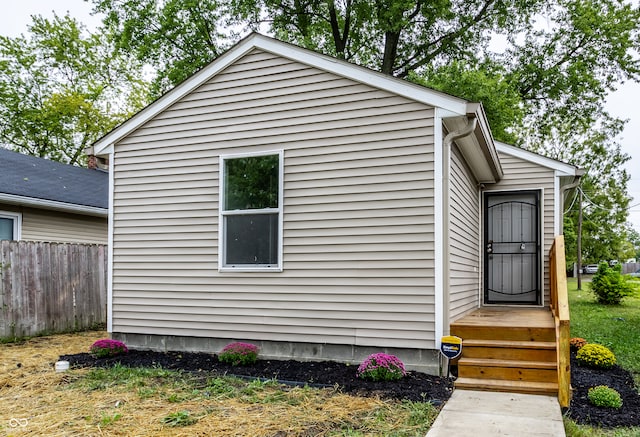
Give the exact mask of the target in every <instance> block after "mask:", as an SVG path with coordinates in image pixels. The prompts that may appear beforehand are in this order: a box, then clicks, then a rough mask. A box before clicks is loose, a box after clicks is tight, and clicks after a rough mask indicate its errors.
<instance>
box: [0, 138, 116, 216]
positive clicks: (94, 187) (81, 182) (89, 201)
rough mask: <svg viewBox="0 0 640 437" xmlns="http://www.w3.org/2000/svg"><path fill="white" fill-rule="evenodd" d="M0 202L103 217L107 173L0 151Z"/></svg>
mask: <svg viewBox="0 0 640 437" xmlns="http://www.w3.org/2000/svg"><path fill="white" fill-rule="evenodd" d="M0 202H6V203H12V204H18V205H25V206H32V207H37V208H44V209H53V210H59V211H67V212H74V213H78V214H88V215H98V216H106V215H107V210H108V208H109V174H108V173H106V172H104V171H101V170H90V169H87V168H81V167H74V166H72V165H68V164H62V163H60V162H55V161H50V160H48V159H43V158H36V157H34V156H29V155H23V154H22V153H17V152H13V151H11V150H7V149H3V148H0Z"/></svg>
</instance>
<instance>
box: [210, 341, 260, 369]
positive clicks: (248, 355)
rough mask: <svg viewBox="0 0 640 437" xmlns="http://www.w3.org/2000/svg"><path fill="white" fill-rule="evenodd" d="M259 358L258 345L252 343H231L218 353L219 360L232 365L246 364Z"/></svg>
mask: <svg viewBox="0 0 640 437" xmlns="http://www.w3.org/2000/svg"><path fill="white" fill-rule="evenodd" d="M257 359H258V346H256V345H255V344H251V343H239V342H237V343H230V344H228V345H226V346H225V347H224V348H223V349H222V350H221V351H220V353H219V354H218V360H220V361H221V362H223V363H228V364H231V365H232V366H246V365H249V364H253V363H255V362H256V360H257Z"/></svg>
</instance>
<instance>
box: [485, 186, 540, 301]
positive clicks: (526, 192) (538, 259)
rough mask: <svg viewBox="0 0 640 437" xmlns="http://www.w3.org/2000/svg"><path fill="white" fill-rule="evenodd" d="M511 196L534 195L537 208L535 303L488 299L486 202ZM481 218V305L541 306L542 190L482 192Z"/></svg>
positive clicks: (487, 224)
mask: <svg viewBox="0 0 640 437" xmlns="http://www.w3.org/2000/svg"><path fill="white" fill-rule="evenodd" d="M513 194H523V195H530V194H534V195H535V199H536V204H537V205H536V206H537V210H538V211H537V215H536V221H537V233H538V235H537V250H536V252H537V259H536V275H535V277H536V280H537V293H536V298H535V302H517V301H508V300H505V301H498V300H495V299H494V300H493V301H491V300H490V299H489V287H488V284H489V275H488V266H489V256H488V252H487V247H488V246H487V244H488V241H487V240H488V238H487V237H488V227H489V223H488V202H487V199H488V197H490V196H500V195H505V196H506V195H513ZM482 203H483V205H482V217H483V225H482V241H483V244H482V266H483V278H482V284H483V293H482V300H483V305H517V306H542V305H543V300H544V263H543V257H544V253H543V252H544V249H543V248H544V222H543V218H544V212H543V207H544V198H543V190H542V189H511V190H487V191H484V192H483V195H482Z"/></svg>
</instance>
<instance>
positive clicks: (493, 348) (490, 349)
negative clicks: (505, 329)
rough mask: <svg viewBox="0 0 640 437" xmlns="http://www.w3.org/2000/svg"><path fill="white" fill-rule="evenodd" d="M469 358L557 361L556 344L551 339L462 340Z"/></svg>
mask: <svg viewBox="0 0 640 437" xmlns="http://www.w3.org/2000/svg"><path fill="white" fill-rule="evenodd" d="M462 353H463V355H464V356H465V357H467V358H493V359H503V360H525V361H554V362H555V361H556V359H557V356H556V344H555V342H551V341H514V340H483V339H480V340H476V339H468V340H464V341H463V342H462Z"/></svg>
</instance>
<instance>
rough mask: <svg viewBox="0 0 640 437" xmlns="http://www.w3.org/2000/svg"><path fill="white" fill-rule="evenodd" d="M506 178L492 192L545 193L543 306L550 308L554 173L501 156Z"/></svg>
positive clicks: (505, 155)
mask: <svg viewBox="0 0 640 437" xmlns="http://www.w3.org/2000/svg"><path fill="white" fill-rule="evenodd" d="M499 156H500V162H501V163H502V169H503V171H504V178H503V179H502V180H501V181H500V182H499V183H498V184H492V185H488V186H487V187H486V189H487V190H488V191H489V190H542V197H541V201H542V204H541V207H542V234H543V247H542V259H543V270H544V273H543V274H544V279H543V289H544V302H543V303H544V305H545V306H546V305H548V304H549V250H550V249H551V244H552V243H553V238H554V231H553V219H554V180H555V172H554V170H552V169H550V168H547V167H543V166H541V165H539V164H535V163H532V162H530V161H525V160H523V159H520V158H517V157H514V156H511V155H508V154H506V153H500V154H499Z"/></svg>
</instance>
